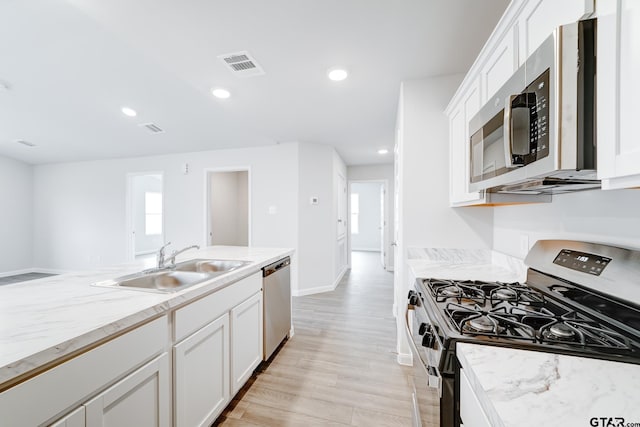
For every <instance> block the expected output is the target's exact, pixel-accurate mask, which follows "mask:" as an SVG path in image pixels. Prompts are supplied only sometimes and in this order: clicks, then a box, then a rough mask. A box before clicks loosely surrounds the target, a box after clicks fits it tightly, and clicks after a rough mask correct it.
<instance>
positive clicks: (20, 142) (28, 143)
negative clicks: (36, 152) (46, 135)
mask: <svg viewBox="0 0 640 427" xmlns="http://www.w3.org/2000/svg"><path fill="white" fill-rule="evenodd" d="M16 142H17V143H18V144H22V145H26V146H27V147H35V146H36V144H34V143H33V142H29V141H25V140H24V139H18V140H17V141H16Z"/></svg>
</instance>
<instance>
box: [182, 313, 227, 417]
mask: <svg viewBox="0 0 640 427" xmlns="http://www.w3.org/2000/svg"><path fill="white" fill-rule="evenodd" d="M173 352H174V353H173V354H174V363H175V369H174V375H175V377H174V378H175V399H174V401H175V405H176V406H175V419H176V423H175V424H176V427H187V426H188V427H194V426H208V425H210V424H211V423H212V422H213V420H215V418H216V417H217V416H218V415H219V414H220V413H221V412H222V410H223V409H224V408H225V406H226V405H227V403H228V402H229V399H230V395H229V371H230V369H229V314H228V313H225V314H223V315H222V316H220V317H219V318H218V319H216V320H214V321H213V322H211V323H209V324H208V325H207V326H205V327H204V328H202V329H200V330H199V331H198V332H196V333H194V334H193V335H191V336H190V337H189V338H186V339H185V340H184V341H182V342H181V343H180V344H177V345H176V346H175V347H174V349H173Z"/></svg>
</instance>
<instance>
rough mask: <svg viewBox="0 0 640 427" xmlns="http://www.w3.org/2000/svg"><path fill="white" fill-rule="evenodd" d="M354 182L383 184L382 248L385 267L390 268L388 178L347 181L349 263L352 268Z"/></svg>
mask: <svg viewBox="0 0 640 427" xmlns="http://www.w3.org/2000/svg"><path fill="white" fill-rule="evenodd" d="M352 184H381V185H382V188H383V190H384V207H383V211H382V217H383V219H384V239H383V241H382V244H381V245H382V247H381V248H380V249H381V250H383V251H384V266H383V267H384V269H385V270H386V271H393V269H390V268H389V265H390V262H389V256H390V254H389V251H390V250H389V248H391V236H390V235H389V180H388V179H350V180H349V181H348V182H347V188H348V191H347V218H348V219H347V264H348V266H349V268H351V185H352Z"/></svg>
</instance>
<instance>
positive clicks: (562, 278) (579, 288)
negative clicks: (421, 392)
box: [409, 240, 640, 373]
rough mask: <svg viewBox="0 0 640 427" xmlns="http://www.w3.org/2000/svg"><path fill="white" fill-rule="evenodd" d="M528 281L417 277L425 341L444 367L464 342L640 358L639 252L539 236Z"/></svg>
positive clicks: (412, 296) (412, 298)
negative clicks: (422, 278)
mask: <svg viewBox="0 0 640 427" xmlns="http://www.w3.org/2000/svg"><path fill="white" fill-rule="evenodd" d="M525 264H526V265H527V266H528V267H529V268H528V270H527V279H526V281H524V282H522V283H520V282H513V283H502V282H487V281H478V280H443V279H437V278H431V279H424V280H418V281H417V283H416V288H415V290H414V291H411V292H410V293H409V305H410V306H411V305H413V306H414V307H416V306H419V305H421V304H424V307H422V308H420V310H418V311H416V316H417V315H418V314H417V313H418V312H419V313H420V316H421V317H420V320H419V322H423V323H420V324H418V325H417V326H419V328H418V329H419V330H418V335H419V337H420V338H419V343H421V344H422V348H423V351H425V352H426V354H427V355H428V356H429V357H430V358H431V360H432V362H433V363H437V365H438V366H439V370H440V372H444V373H451V372H453V371H454V363H453V360H455V343H456V342H459V341H464V342H472V343H481V344H488V345H498V346H506V347H512V348H521V349H526V350H537V351H547V352H556V353H561V354H570V355H577V356H583V357H592V358H600V359H605V360H615V361H620V362H628V363H635V364H640V250H632V249H624V248H618V247H613V246H608V245H602V244H595V243H587V242H577V241H568V240H540V241H538V242H536V244H535V245H534V246H533V248H532V249H531V250H530V252H529V254H528V255H527V258H526V259H525Z"/></svg>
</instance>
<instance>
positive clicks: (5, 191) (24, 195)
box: [0, 156, 33, 274]
mask: <svg viewBox="0 0 640 427" xmlns="http://www.w3.org/2000/svg"><path fill="white" fill-rule="evenodd" d="M0 200H1V201H2V203H1V204H0V274H2V273H7V272H10V271H19V270H23V269H28V268H30V267H33V264H32V261H33V253H32V231H31V223H32V213H33V173H32V167H31V166H30V165H28V164H26V163H22V162H20V161H18V160H14V159H10V158H8V157H1V156H0Z"/></svg>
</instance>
